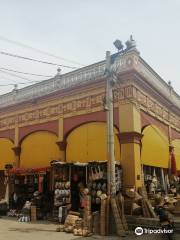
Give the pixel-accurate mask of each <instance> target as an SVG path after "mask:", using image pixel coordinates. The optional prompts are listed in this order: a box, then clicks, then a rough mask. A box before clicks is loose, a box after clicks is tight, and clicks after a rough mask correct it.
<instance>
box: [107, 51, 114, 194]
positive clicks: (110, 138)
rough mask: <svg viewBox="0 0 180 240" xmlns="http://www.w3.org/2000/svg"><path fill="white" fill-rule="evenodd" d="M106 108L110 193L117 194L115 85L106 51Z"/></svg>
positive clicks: (109, 56)
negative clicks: (114, 117)
mask: <svg viewBox="0 0 180 240" xmlns="http://www.w3.org/2000/svg"><path fill="white" fill-rule="evenodd" d="M105 73H106V78H107V80H106V81H107V82H106V83H107V85H106V110H107V158H108V169H107V179H108V195H109V196H115V194H116V182H115V156H114V124H113V123H114V121H113V85H114V79H113V74H112V72H111V53H110V52H109V51H107V52H106V69H105Z"/></svg>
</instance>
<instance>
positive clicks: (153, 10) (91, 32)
mask: <svg viewBox="0 0 180 240" xmlns="http://www.w3.org/2000/svg"><path fill="white" fill-rule="evenodd" d="M179 13H180V1H179V0H151V1H148V0H38V1H37V0H31V1H24V0H0V52H7V53H11V54H16V55H21V56H25V57H29V58H34V59H38V60H42V61H48V62H52V63H57V64H63V65H67V66H70V67H81V66H84V65H89V64H92V63H94V62H97V61H100V60H103V59H104V58H105V52H106V51H107V50H110V51H111V52H112V53H114V52H116V49H115V48H114V46H113V42H114V40H116V39H117V38H118V39H120V40H122V42H123V43H124V42H126V41H127V39H128V38H129V36H130V35H131V34H132V35H133V37H134V39H135V40H136V42H137V48H138V50H139V51H140V54H141V57H142V58H143V59H144V60H145V61H146V62H147V63H148V64H149V65H150V66H151V67H152V68H153V69H154V70H155V71H156V72H157V73H158V74H159V75H160V76H161V77H162V78H163V79H164V80H165V81H166V82H168V81H171V82H172V86H173V88H174V90H175V91H176V92H177V93H179V94H180V61H179V56H180V44H179V43H180V26H179V25H180V14H179ZM7 39H8V40H10V41H7ZM13 42H18V43H21V45H20V44H15V43H13ZM23 44H24V45H26V46H30V47H32V48H27V47H25V46H22V45H23ZM35 49H38V50H41V51H43V52H48V53H50V54H52V55H54V57H52V56H49V55H47V54H45V53H42V52H38V51H36V50H35ZM55 56H56V57H55ZM64 58H65V59H66V60H64ZM2 68H8V69H12V70H16V71H23V72H28V73H35V74H42V75H47V76H54V75H55V74H56V72H57V66H54V65H47V64H42V63H37V62H31V61H26V60H22V59H19V58H13V57H10V56H6V55H3V54H0V94H4V93H6V92H9V91H12V89H13V86H12V85H10V86H2V85H7V84H15V83H18V84H19V85H18V86H19V88H21V87H24V86H26V85H27V84H28V82H29V84H30V83H31V82H32V81H40V80H44V79H48V77H37V76H31V75H23V74H17V73H16V76H14V75H13V76H12V75H9V74H7V71H5V72H4V70H2ZM69 70H70V69H69V68H62V73H65V72H67V71H69ZM9 73H10V72H9ZM17 76H18V77H17ZM19 76H20V77H19ZM22 78H26V79H22ZM22 83H23V84H22ZM24 83H26V84H24Z"/></svg>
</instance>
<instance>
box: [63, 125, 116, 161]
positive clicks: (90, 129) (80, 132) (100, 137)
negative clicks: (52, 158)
mask: <svg viewBox="0 0 180 240" xmlns="http://www.w3.org/2000/svg"><path fill="white" fill-rule="evenodd" d="M106 132H107V130H106V124H105V123H101V122H92V123H87V124H84V125H81V126H80V127H78V128H76V129H74V130H73V131H72V132H71V133H70V134H69V136H68V137H67V148H66V159H67V162H90V161H103V160H107V136H106V134H107V133H106ZM114 133H115V137H114V140H115V159H116V160H120V145H119V139H118V137H117V136H116V134H117V133H118V131H117V130H116V128H114Z"/></svg>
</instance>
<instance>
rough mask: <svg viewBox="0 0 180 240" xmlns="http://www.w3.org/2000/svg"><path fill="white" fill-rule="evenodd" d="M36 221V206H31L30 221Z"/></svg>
mask: <svg viewBox="0 0 180 240" xmlns="http://www.w3.org/2000/svg"><path fill="white" fill-rule="evenodd" d="M36 220H37V211H36V206H31V221H36Z"/></svg>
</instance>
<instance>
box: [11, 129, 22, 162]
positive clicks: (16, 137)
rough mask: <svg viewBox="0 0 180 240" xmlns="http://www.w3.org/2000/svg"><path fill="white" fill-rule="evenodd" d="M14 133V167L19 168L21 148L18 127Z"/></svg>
mask: <svg viewBox="0 0 180 240" xmlns="http://www.w3.org/2000/svg"><path fill="white" fill-rule="evenodd" d="M14 132H15V134H14V147H13V148H12V149H13V150H14V154H15V162H14V167H19V165H20V154H21V147H20V146H19V127H18V125H16V126H15V129H14Z"/></svg>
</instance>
